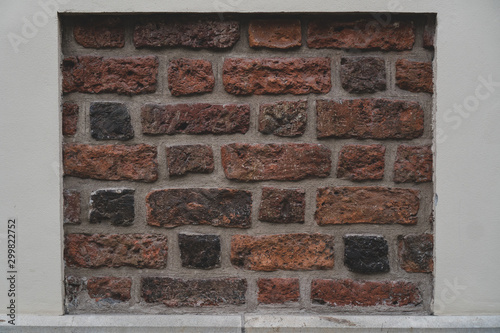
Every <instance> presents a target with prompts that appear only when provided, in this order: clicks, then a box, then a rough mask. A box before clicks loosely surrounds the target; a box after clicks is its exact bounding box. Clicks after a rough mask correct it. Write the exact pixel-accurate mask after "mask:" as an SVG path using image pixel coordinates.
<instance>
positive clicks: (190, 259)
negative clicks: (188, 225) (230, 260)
mask: <svg viewBox="0 0 500 333" xmlns="http://www.w3.org/2000/svg"><path fill="white" fill-rule="evenodd" d="M178 242H179V250H180V251H181V262H182V267H189V268H203V269H208V268H216V267H220V261H221V256H220V254H221V252H220V251H221V250H220V237H219V236H217V235H190V234H179V240H178Z"/></svg>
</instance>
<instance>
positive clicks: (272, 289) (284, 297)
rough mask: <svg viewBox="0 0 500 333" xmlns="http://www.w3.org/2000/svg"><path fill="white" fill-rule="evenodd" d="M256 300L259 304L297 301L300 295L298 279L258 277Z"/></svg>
mask: <svg viewBox="0 0 500 333" xmlns="http://www.w3.org/2000/svg"><path fill="white" fill-rule="evenodd" d="M257 287H258V288H259V291H258V296H257V300H258V302H259V303H261V304H283V303H286V302H298V301H299V297H300V285H299V279H280V278H274V279H259V280H258V281H257Z"/></svg>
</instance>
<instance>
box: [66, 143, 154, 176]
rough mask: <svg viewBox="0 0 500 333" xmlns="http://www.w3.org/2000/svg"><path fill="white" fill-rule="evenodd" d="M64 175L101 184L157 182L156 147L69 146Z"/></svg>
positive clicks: (141, 145)
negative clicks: (101, 181)
mask: <svg viewBox="0 0 500 333" xmlns="http://www.w3.org/2000/svg"><path fill="white" fill-rule="evenodd" d="M63 164H64V175H65V176H73V177H79V178H92V179H101V180H136V181H144V182H154V181H156V180H157V179H158V163H157V161H156V147H153V146H149V145H145V144H139V145H132V146H123V145H100V146H92V145H86V144H66V145H64V148H63Z"/></svg>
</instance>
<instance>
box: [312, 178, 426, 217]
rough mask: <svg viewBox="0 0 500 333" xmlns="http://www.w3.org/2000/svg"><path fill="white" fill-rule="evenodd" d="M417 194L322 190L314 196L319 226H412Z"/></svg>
mask: <svg viewBox="0 0 500 333" xmlns="http://www.w3.org/2000/svg"><path fill="white" fill-rule="evenodd" d="M419 203H420V200H419V191H418V190H413V189H406V188H405V189H403V188H388V187H381V186H369V187H323V188H319V189H318V192H317V196H316V213H315V219H316V222H317V223H318V224H319V225H329V224H350V223H374V224H393V223H399V224H415V223H417V213H418V209H419Z"/></svg>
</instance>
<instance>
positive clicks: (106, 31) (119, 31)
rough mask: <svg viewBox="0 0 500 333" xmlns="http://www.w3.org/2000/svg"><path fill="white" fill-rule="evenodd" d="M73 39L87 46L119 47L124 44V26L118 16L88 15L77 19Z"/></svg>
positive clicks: (96, 47)
mask: <svg viewBox="0 0 500 333" xmlns="http://www.w3.org/2000/svg"><path fill="white" fill-rule="evenodd" d="M73 35H74V37H75V41H76V42H77V43H78V44H80V45H82V46H83V47H87V48H95V49H101V48H120V47H123V46H124V45H125V28H124V25H123V22H122V18H121V17H118V16H100V15H99V16H90V17H84V18H80V19H78V20H77V22H76V24H75V27H74V28H73Z"/></svg>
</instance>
